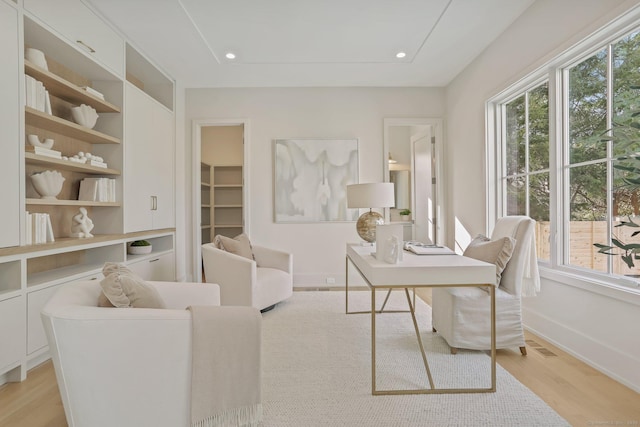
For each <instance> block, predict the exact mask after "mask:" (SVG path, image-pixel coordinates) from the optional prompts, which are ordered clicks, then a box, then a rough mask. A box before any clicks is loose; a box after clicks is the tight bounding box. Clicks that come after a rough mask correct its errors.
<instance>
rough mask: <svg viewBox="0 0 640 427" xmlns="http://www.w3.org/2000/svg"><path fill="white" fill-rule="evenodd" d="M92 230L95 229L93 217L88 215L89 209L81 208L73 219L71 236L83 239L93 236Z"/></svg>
mask: <svg viewBox="0 0 640 427" xmlns="http://www.w3.org/2000/svg"><path fill="white" fill-rule="evenodd" d="M91 230H93V221H91V218H89V216H88V215H87V209H86V208H80V210H79V212H78V213H77V214H75V215H74V216H73V218H72V219H71V236H70V237H78V238H81V239H84V238H87V237H93V234H91Z"/></svg>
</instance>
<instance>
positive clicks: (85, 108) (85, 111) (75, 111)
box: [71, 104, 98, 129]
mask: <svg viewBox="0 0 640 427" xmlns="http://www.w3.org/2000/svg"><path fill="white" fill-rule="evenodd" d="M71 117H73V121H75V122H76V123H77V124H79V125H81V126H85V127H88V128H89V129H93V127H94V126H95V125H96V121H98V113H97V112H96V110H95V108H93V107H91V106H89V105H87V104H82V105H80V106H78V107H71Z"/></svg>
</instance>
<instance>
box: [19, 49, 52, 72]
mask: <svg viewBox="0 0 640 427" xmlns="http://www.w3.org/2000/svg"><path fill="white" fill-rule="evenodd" d="M24 57H25V59H26V60H27V61H29V62H32V63H33V64H34V65H37V66H38V67H40V68H43V69H45V70H47V71H49V67H48V66H47V58H46V57H45V56H44V52H43V51H41V50H38V49H34V48H32V47H28V48H27V49H26V50H25V54H24Z"/></svg>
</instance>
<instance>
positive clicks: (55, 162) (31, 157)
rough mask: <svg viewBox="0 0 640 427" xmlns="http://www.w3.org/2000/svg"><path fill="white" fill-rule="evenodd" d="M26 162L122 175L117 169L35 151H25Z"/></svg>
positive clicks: (68, 169)
mask: <svg viewBox="0 0 640 427" xmlns="http://www.w3.org/2000/svg"><path fill="white" fill-rule="evenodd" d="M24 158H25V162H26V163H27V164H29V165H40V166H56V167H57V168H59V169H64V170H67V171H71V172H84V173H90V174H94V175H120V171H119V170H117V169H110V168H100V167H98V166H91V165H86V164H83V163H76V162H72V161H71V160H62V159H54V158H53V157H47V156H39V155H37V154H33V153H24Z"/></svg>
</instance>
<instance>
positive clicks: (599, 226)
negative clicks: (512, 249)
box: [488, 21, 640, 287]
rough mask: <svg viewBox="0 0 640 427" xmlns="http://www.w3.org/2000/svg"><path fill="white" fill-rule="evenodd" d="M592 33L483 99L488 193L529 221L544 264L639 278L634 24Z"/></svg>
mask: <svg viewBox="0 0 640 427" xmlns="http://www.w3.org/2000/svg"><path fill="white" fill-rule="evenodd" d="M636 22H637V21H636ZM636 25H637V24H636ZM599 37H601V41H600V42H598V43H596V42H590V43H589V50H588V51H587V50H586V48H580V49H579V48H576V49H574V50H573V52H569V53H566V54H564V55H563V56H562V57H561V58H558V59H557V60H555V61H554V62H552V63H551V64H548V65H549V67H547V68H545V71H540V72H538V73H537V74H536V75H532V76H530V77H528V78H526V79H523V81H522V82H520V83H519V84H517V85H514V86H513V87H512V88H510V89H508V90H506V91H505V92H504V93H502V94H500V95H498V96H496V98H495V99H493V100H491V101H490V102H489V104H488V105H489V112H490V114H489V115H488V117H489V119H490V122H489V126H490V127H491V126H492V129H493V135H494V137H493V139H494V141H493V143H494V144H495V147H494V148H493V150H494V151H493V152H494V153H495V157H496V160H497V162H496V165H497V166H496V167H495V169H496V171H497V175H496V189H495V193H493V196H491V195H490V197H493V198H494V200H495V203H494V204H493V206H496V212H495V213H496V215H497V216H501V215H529V216H531V217H532V218H534V219H535V220H536V221H537V229H536V238H537V245H538V258H539V259H540V260H542V261H546V262H548V263H549V266H550V267H552V268H560V269H570V270H571V271H572V272H574V273H578V274H583V275H597V274H600V275H602V274H608V275H614V276H613V277H622V276H623V275H624V276H635V277H640V30H638V29H636V30H634V31H629V30H628V29H627V30H626V31H624V32H621V33H618V35H616V36H615V37H614V36H611V37H610V38H609V39H608V40H607V39H604V38H603V37H604V36H602V35H600V36H599ZM584 46H587V44H586V43H585V44H584ZM550 82H552V83H550ZM550 123H553V126H552V127H550ZM551 235H555V236H558V237H557V238H556V239H550V238H549V236H551ZM636 250H637V251H638V255H636V253H635V251H636ZM594 277H595V276H594ZM613 282H616V280H614V281H613ZM616 283H618V284H627V285H629V286H634V285H633V284H630V283H631V282H629V281H623V280H621V281H617V282H616ZM635 286H636V287H637V283H636V284H635Z"/></svg>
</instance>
